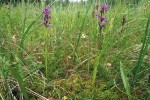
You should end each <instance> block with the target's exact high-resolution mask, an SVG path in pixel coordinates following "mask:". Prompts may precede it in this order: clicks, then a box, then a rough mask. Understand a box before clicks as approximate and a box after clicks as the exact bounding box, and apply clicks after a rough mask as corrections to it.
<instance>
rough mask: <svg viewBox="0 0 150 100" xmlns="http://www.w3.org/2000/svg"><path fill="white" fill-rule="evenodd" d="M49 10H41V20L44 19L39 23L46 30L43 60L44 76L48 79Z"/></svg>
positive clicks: (47, 8)
mask: <svg viewBox="0 0 150 100" xmlns="http://www.w3.org/2000/svg"><path fill="white" fill-rule="evenodd" d="M50 14H51V9H50V8H49V7H45V8H44V9H43V19H44V22H42V23H41V25H42V26H44V27H45V28H46V34H45V55H44V58H45V74H46V78H48V66H49V63H48V59H49V54H48V38H49V35H48V31H47V30H48V28H50V27H51V24H50V22H49V20H50V18H51V16H50Z"/></svg>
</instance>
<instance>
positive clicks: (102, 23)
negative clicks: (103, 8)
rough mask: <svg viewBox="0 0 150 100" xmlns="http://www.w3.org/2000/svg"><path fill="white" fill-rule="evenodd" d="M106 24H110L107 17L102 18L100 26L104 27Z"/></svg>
mask: <svg viewBox="0 0 150 100" xmlns="http://www.w3.org/2000/svg"><path fill="white" fill-rule="evenodd" d="M104 23H108V19H107V18H105V17H101V18H100V22H99V26H100V27H104Z"/></svg>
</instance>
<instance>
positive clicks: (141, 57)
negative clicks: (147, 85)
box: [133, 13, 150, 81]
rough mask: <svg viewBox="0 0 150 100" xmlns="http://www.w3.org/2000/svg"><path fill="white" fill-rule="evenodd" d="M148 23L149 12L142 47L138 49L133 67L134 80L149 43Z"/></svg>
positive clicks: (149, 22)
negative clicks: (137, 56)
mask: <svg viewBox="0 0 150 100" xmlns="http://www.w3.org/2000/svg"><path fill="white" fill-rule="evenodd" d="M149 24H150V13H149V16H148V20H147V24H146V29H145V34H144V38H143V42H142V48H141V51H140V55H139V59H138V62H137V64H136V66H135V67H134V69H133V80H134V81H136V79H137V77H138V71H139V69H140V67H141V66H142V62H143V58H144V56H145V54H146V52H147V49H148V45H149V43H150V31H149Z"/></svg>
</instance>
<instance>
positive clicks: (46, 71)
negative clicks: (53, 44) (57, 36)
mask: <svg viewBox="0 0 150 100" xmlns="http://www.w3.org/2000/svg"><path fill="white" fill-rule="evenodd" d="M47 30H48V29H47V28H46V34H45V56H44V57H45V74H46V78H48V58H49V55H48V32H47Z"/></svg>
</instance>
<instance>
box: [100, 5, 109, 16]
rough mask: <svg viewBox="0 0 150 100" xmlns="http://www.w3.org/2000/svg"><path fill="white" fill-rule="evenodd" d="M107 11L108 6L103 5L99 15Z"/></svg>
mask: <svg viewBox="0 0 150 100" xmlns="http://www.w3.org/2000/svg"><path fill="white" fill-rule="evenodd" d="M108 10H109V6H108V5H104V6H103V7H102V8H101V10H100V12H101V14H103V13H104V12H107V11H108Z"/></svg>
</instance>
